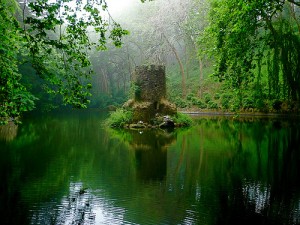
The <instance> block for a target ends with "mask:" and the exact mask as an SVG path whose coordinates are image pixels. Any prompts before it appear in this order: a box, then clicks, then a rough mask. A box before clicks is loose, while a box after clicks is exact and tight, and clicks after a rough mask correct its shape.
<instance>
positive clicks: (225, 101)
mask: <svg viewBox="0 0 300 225" xmlns="http://www.w3.org/2000/svg"><path fill="white" fill-rule="evenodd" d="M232 98H233V96H232V95H230V94H223V95H222V98H221V105H222V108H223V109H229V108H230V102H231V99H232Z"/></svg>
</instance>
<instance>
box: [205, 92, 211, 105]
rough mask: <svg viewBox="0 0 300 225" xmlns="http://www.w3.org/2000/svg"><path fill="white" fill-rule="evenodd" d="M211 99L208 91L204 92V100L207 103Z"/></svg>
mask: <svg viewBox="0 0 300 225" xmlns="http://www.w3.org/2000/svg"><path fill="white" fill-rule="evenodd" d="M210 101H211V96H210V94H209V93H204V102H205V103H206V104H207V103H208V102H210Z"/></svg>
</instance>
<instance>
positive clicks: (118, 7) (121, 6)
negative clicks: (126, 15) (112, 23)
mask: <svg viewBox="0 0 300 225" xmlns="http://www.w3.org/2000/svg"><path fill="white" fill-rule="evenodd" d="M139 1H140V0H106V3H107V5H108V11H109V12H111V13H118V12H121V11H124V10H127V9H129V7H130V6H131V5H133V4H134V3H136V2H139Z"/></svg>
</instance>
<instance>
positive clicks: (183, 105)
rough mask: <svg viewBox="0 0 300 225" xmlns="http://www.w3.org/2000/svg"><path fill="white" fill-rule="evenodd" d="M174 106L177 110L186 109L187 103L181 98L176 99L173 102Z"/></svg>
mask: <svg viewBox="0 0 300 225" xmlns="http://www.w3.org/2000/svg"><path fill="white" fill-rule="evenodd" d="M174 103H175V105H176V106H177V107H179V108H186V107H188V103H187V102H186V101H185V100H183V99H182V98H179V97H177V98H176V99H175V101H174Z"/></svg>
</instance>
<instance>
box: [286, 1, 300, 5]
mask: <svg viewBox="0 0 300 225" xmlns="http://www.w3.org/2000/svg"><path fill="white" fill-rule="evenodd" d="M288 2H290V3H293V4H295V5H297V6H300V2H296V1H295V0H288Z"/></svg>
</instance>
